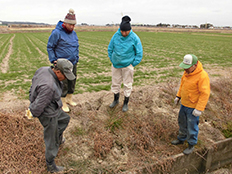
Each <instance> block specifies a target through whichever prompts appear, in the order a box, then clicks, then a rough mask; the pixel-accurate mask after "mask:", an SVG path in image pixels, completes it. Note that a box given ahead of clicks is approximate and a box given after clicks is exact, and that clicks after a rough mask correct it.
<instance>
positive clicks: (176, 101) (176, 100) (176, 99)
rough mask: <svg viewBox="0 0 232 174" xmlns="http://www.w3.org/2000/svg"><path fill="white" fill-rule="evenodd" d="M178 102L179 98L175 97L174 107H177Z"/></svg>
mask: <svg viewBox="0 0 232 174" xmlns="http://www.w3.org/2000/svg"><path fill="white" fill-rule="evenodd" d="M179 101H180V98H179V97H176V98H175V99H174V103H175V105H178V103H179Z"/></svg>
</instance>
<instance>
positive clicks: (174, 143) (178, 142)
mask: <svg viewBox="0 0 232 174" xmlns="http://www.w3.org/2000/svg"><path fill="white" fill-rule="evenodd" d="M171 143H172V144H173V145H178V144H184V141H180V140H178V139H177V140H173V141H172V142H171Z"/></svg>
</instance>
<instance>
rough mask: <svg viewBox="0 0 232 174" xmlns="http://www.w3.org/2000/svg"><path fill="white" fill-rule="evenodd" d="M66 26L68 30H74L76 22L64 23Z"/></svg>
mask: <svg viewBox="0 0 232 174" xmlns="http://www.w3.org/2000/svg"><path fill="white" fill-rule="evenodd" d="M64 25H65V27H66V28H67V30H68V31H73V29H74V27H75V24H68V23H64Z"/></svg>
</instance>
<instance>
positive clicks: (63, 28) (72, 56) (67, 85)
mask: <svg viewBox="0 0 232 174" xmlns="http://www.w3.org/2000/svg"><path fill="white" fill-rule="evenodd" d="M75 24H76V17H75V14H74V10H73V9H70V10H69V13H68V14H67V15H66V16H65V19H64V22H62V21H59V22H58V24H57V26H56V28H55V29H54V30H53V31H52V34H51V35H50V37H49V39H48V44H47V52H48V56H49V60H50V62H51V63H53V64H54V65H55V64H56V62H57V59H60V58H65V59H68V60H69V61H70V62H72V64H73V73H74V75H75V76H77V74H76V71H77V62H78V61H79V43H78V37H77V34H76V32H75V31H74V27H75ZM63 84H64V87H63V91H62V96H61V100H62V103H63V107H62V109H63V110H64V111H65V112H69V107H68V105H67V104H66V103H68V104H70V105H71V106H76V105H77V103H75V102H73V101H72V94H73V93H74V90H75V85H76V78H75V79H74V80H68V79H66V80H64V81H63Z"/></svg>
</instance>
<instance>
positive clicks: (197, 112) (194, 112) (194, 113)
mask: <svg viewBox="0 0 232 174" xmlns="http://www.w3.org/2000/svg"><path fill="white" fill-rule="evenodd" d="M192 114H193V115H194V116H196V117H198V116H200V115H201V111H198V110H197V109H194V110H193V113H192Z"/></svg>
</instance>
